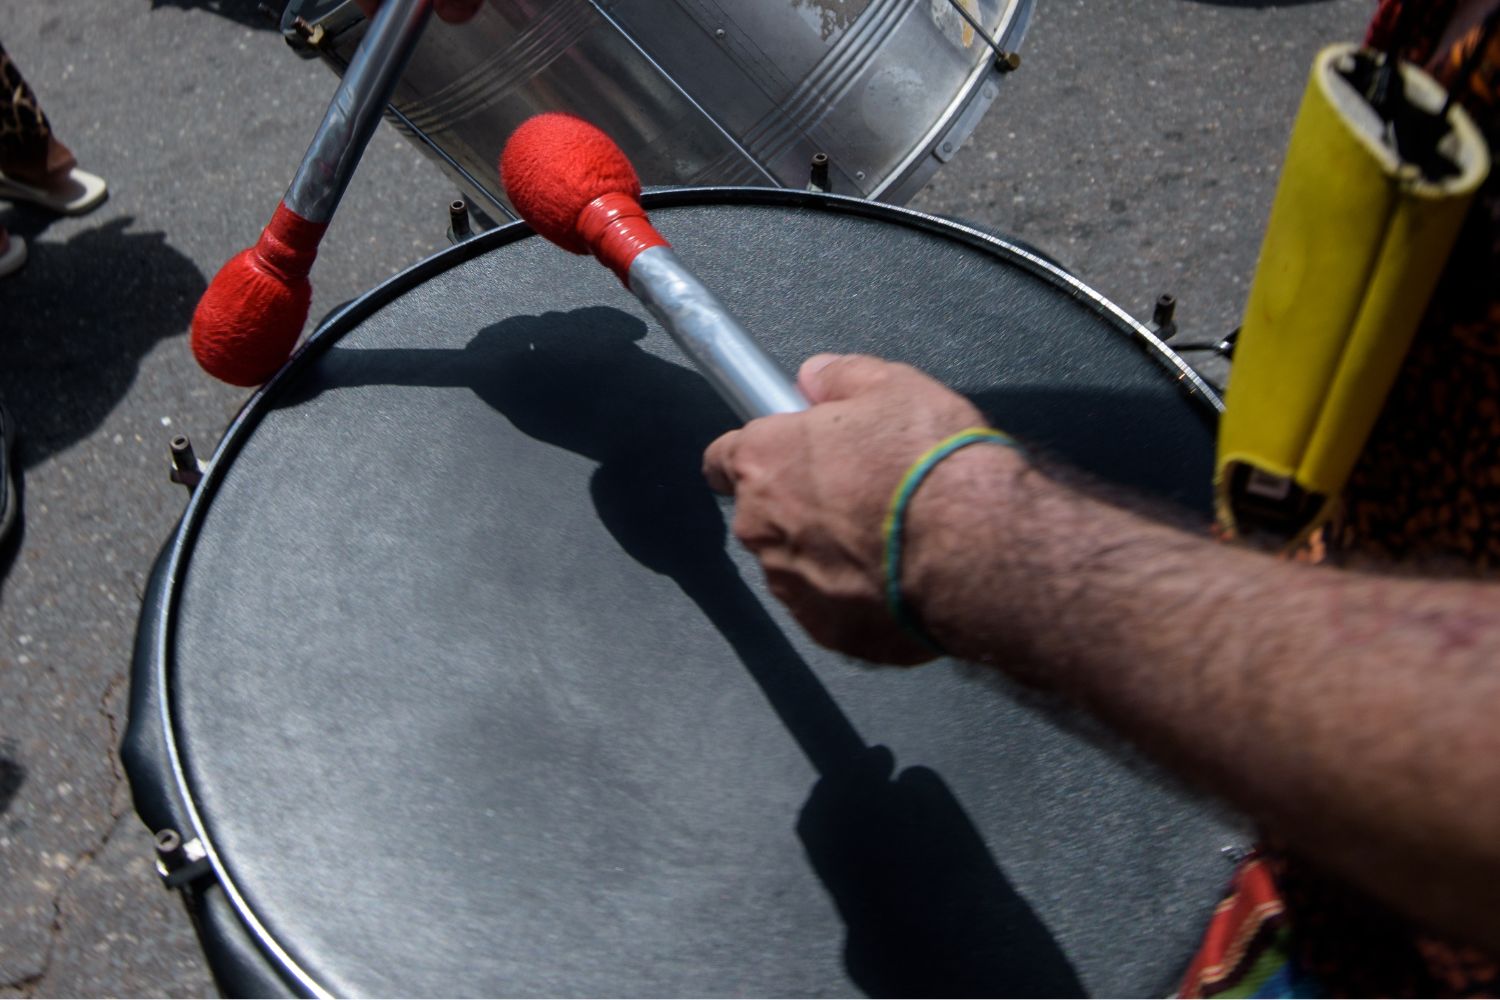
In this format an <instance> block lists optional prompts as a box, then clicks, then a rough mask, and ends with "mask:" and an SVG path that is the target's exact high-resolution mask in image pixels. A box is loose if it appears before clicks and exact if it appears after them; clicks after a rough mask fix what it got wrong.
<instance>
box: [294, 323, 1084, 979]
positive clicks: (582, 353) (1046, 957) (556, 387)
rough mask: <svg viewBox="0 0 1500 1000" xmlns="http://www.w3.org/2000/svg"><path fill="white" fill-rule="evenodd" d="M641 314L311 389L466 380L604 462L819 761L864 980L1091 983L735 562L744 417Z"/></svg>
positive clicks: (619, 493) (848, 945)
mask: <svg viewBox="0 0 1500 1000" xmlns="http://www.w3.org/2000/svg"><path fill="white" fill-rule="evenodd" d="M646 332H647V329H646V326H645V325H644V324H643V323H642V322H640V321H639V320H638V319H636V318H634V317H632V316H630V315H628V314H626V313H624V312H621V311H619V310H616V309H610V308H602V307H600V308H589V309H580V310H576V311H573V312H569V313H549V314H546V315H545V316H540V317H537V316H519V317H514V318H511V319H507V320H505V321H504V322H501V323H499V324H496V325H495V326H492V327H490V328H488V329H486V330H484V331H482V332H480V333H479V334H478V335H477V336H476V337H475V338H474V340H472V341H471V342H470V343H469V344H468V346H467V347H466V348H465V349H464V350H462V351H441V350H428V351H423V350H405V349H398V350H388V351H376V350H355V349H339V348H337V347H335V348H333V349H332V350H331V351H330V352H329V357H330V359H332V358H337V362H338V363H337V364H332V365H326V366H324V367H325V369H327V370H328V371H329V373H330V374H331V375H332V380H328V379H318V380H315V381H317V382H318V386H317V388H316V389H313V390H312V391H321V390H322V389H327V388H332V387H335V386H344V385H359V384H395V385H411V384H420V385H424V386H432V385H438V386H467V387H469V388H471V389H473V391H474V392H475V393H476V394H478V395H479V397H480V398H482V399H483V400H484V401H485V402H486V403H488V404H489V405H490V406H492V407H494V408H495V409H496V410H498V411H499V412H500V413H502V414H503V415H504V416H505V417H506V418H507V419H509V420H510V421H511V423H512V424H513V425H514V426H515V427H516V428H517V429H519V430H520V431H522V432H523V433H525V434H526V435H528V436H530V437H532V438H534V439H536V440H539V441H543V442H546V443H548V444H551V445H555V446H557V447H561V448H565V449H567V450H569V451H573V452H576V453H577V454H579V455H583V456H585V457H587V458H589V459H591V460H593V461H594V462H597V463H598V467H597V468H596V469H595V470H594V472H593V474H592V477H591V479H590V495H591V498H592V500H593V504H594V507H595V509H596V510H597V512H598V514H599V517H600V520H601V521H602V523H603V524H604V525H605V526H606V527H607V528H608V529H609V532H610V534H611V536H612V537H613V538H614V540H615V542H616V543H617V544H619V546H620V547H621V548H622V549H623V550H625V552H627V553H628V554H629V555H630V556H631V557H632V558H633V559H634V560H635V561H636V562H638V563H640V564H641V565H643V566H645V567H647V568H649V569H651V570H652V571H654V572H656V573H660V574H663V575H666V576H669V577H671V578H672V579H673V580H674V581H675V582H676V584H677V585H678V586H679V587H680V588H681V589H682V591H683V592H684V594H686V595H687V596H688V597H689V598H690V599H691V600H692V601H693V602H694V603H695V604H697V606H698V607H699V608H700V609H701V610H702V611H703V613H704V615H705V617H706V618H707V619H708V620H709V621H710V622H711V623H712V624H713V626H714V627H715V628H716V629H717V630H718V631H719V633H720V634H721V635H722V636H723V637H724V638H725V639H726V640H727V641H728V642H729V643H730V645H731V646H732V647H733V649H734V650H735V653H736V655H737V656H738V658H739V659H740V661H741V662H742V663H743V665H744V666H745V668H746V670H747V671H748V672H749V674H750V675H751V677H752V678H753V679H754V681H755V683H756V684H757V685H758V686H759V687H760V689H761V691H762V692H763V694H764V695H765V697H766V699H767V701H768V702H769V703H770V705H771V707H772V708H773V709H774V710H775V712H776V714H777V716H778V718H779V719H780V721H781V722H782V724H783V725H784V726H785V728H786V730H787V732H788V733H789V735H791V737H792V738H793V739H794V740H795V741H796V742H797V744H798V746H799V747H800V748H801V750H802V752H803V753H804V754H805V755H806V757H807V759H808V760H809V762H810V763H811V764H812V766H813V768H814V769H815V770H816V771H817V773H818V775H819V778H818V780H817V782H816V784H815V785H814V786H813V788H812V790H811V792H810V794H809V796H808V798H807V801H806V802H805V803H804V805H803V807H802V809H801V810H800V813H799V815H798V816H797V818H796V821H795V822H796V831H797V835H798V837H799V838H800V839H801V842H802V844H803V847H804V850H805V851H806V854H807V858H808V860H809V862H810V863H811V865H812V868H813V870H814V872H815V873H816V874H817V876H818V878H819V880H820V881H821V882H822V884H823V886H824V887H825V889H826V890H827V891H828V893H829V895H830V896H831V897H832V899H833V902H834V905H835V906H836V908H837V910H838V912H839V915H840V916H841V918H842V919H843V921H844V924H845V927H846V933H845V950H844V959H845V965H846V968H847V971H848V973H849V975H850V977H851V978H852V979H853V980H854V981H855V982H856V983H857V984H858V985H859V986H860V988H861V989H863V990H865V991H866V992H867V993H869V994H870V995H871V996H894V995H902V996H922V995H933V994H941V995H947V996H1035V995H1041V996H1076V995H1081V994H1082V992H1083V987H1082V984H1081V983H1080V981H1079V979H1078V976H1077V974H1076V973H1075V971H1074V970H1073V968H1072V967H1071V965H1070V964H1069V962H1068V960H1067V958H1066V956H1065V955H1064V954H1063V952H1062V950H1061V949H1060V948H1059V947H1058V945H1057V943H1056V942H1055V941H1054V940H1053V938H1052V936H1051V934H1050V933H1049V932H1048V930H1047V928H1046V927H1045V926H1044V925H1043V924H1042V923H1041V921H1040V920H1039V919H1038V917H1037V916H1036V914H1035V913H1033V912H1032V910H1031V908H1030V907H1029V906H1028V905H1027V904H1026V902H1025V901H1024V900H1022V899H1021V897H1020V896H1019V895H1017V893H1016V892H1015V890H1014V889H1013V888H1012V887H1011V885H1010V883H1009V881H1008V880H1007V879H1006V877H1005V875H1004V874H1003V873H1002V872H1001V871H1000V869H999V867H998V866H997V865H996V863H995V859H994V857H993V856H992V855H991V853H990V850H989V848H988V847H987V846H986V844H985V843H984V840H983V838H982V837H981V836H980V834H979V831H978V830H977V828H976V827H975V825H974V823H973V822H972V820H971V819H970V818H969V816H968V814H967V813H966V812H965V811H964V809H963V806H962V805H961V804H960V803H959V802H958V800H957V799H956V798H955V797H954V795H953V793H952V791H951V790H950V788H949V787H948V785H947V784H946V783H945V782H944V781H943V779H942V777H941V776H940V775H939V774H937V773H936V772H934V771H932V770H931V769H929V768H925V767H914V768H908V769H906V770H905V771H901V772H899V773H897V771H896V761H895V758H894V757H893V755H892V754H891V752H890V751H889V750H888V749H886V748H885V747H869V746H867V745H866V744H865V742H864V741H863V739H861V737H860V736H859V734H858V733H857V732H856V731H855V729H854V727H853V725H852V724H851V723H850V722H849V720H848V718H847V717H846V716H845V715H844V713H843V712H842V710H841V709H840V708H839V706H838V705H837V703H836V702H834V700H833V698H832V697H831V696H830V695H829V693H828V691H827V689H826V688H825V687H824V686H823V685H822V683H821V682H820V681H819V680H818V677H817V675H816V674H815V673H814V672H813V670H812V668H811V667H810V666H809V665H808V664H807V663H806V661H804V660H803V659H802V657H801V656H800V655H799V654H798V652H797V650H796V649H795V648H794V647H793V646H792V644H791V642H790V641H788V639H787V637H786V636H785V635H784V634H783V633H782V631H781V629H780V628H779V627H778V626H777V624H776V622H775V621H774V620H773V619H772V618H771V616H770V615H769V614H768V613H767V612H766V610H765V608H764V607H763V605H762V604H761V602H760V600H759V599H758V598H757V597H756V595H755V593H754V592H753V591H752V590H751V589H750V588H749V587H748V586H747V585H746V584H745V582H744V580H743V579H742V578H741V577H740V574H739V570H738V569H737V567H736V566H735V564H734V562H733V560H732V559H731V558H730V557H729V555H728V553H727V552H726V551H725V543H726V531H725V524H724V517H723V513H722V511H721V509H720V504H719V501H718V500H717V499H716V498H715V496H714V495H713V494H712V493H711V492H710V491H709V490H708V488H707V486H706V485H705V483H704V481H703V477H702V472H701V466H702V455H703V449H704V448H705V447H706V446H707V445H708V443H709V442H710V441H712V440H713V439H714V438H715V437H716V436H718V435H719V434H721V433H723V432H724V431H725V430H727V429H729V428H731V427H733V426H734V425H735V421H734V417H733V415H732V414H731V412H730V411H729V409H728V408H727V407H726V406H725V405H724V403H723V402H722V401H721V400H720V399H719V398H718V396H717V395H716V394H715V393H714V392H713V390H712V389H711V388H710V387H709V385H708V384H707V383H706V382H705V381H704V380H703V379H702V378H700V377H699V376H698V375H697V374H695V373H694V372H692V371H691V370H689V369H687V368H683V367H681V366H679V365H676V364H673V363H671V362H668V361H665V360H663V359H661V358H658V357H656V356H655V355H652V354H650V353H648V352H646V351H645V350H643V349H641V348H640V347H639V346H638V345H637V343H636V342H637V341H639V340H640V339H641V338H643V337H644V336H645V335H646ZM309 381H313V380H309ZM288 402H295V400H288ZM768 735H769V734H768ZM726 780H732V777H731V776H726Z"/></svg>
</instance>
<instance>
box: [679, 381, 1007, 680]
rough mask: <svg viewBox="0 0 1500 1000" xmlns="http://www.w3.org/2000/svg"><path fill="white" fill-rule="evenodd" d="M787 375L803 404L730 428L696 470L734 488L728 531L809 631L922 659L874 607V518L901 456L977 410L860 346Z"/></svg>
mask: <svg viewBox="0 0 1500 1000" xmlns="http://www.w3.org/2000/svg"><path fill="white" fill-rule="evenodd" d="M797 383H798V386H799V387H800V388H801V390H802V392H803V394H804V395H806V396H807V398H808V400H809V401H810V402H812V404H813V406H812V407H811V408H810V409H809V410H807V411H806V412H803V413H797V414H783V415H778V416H773V417H765V418H762V419H760V420H755V421H752V422H750V423H749V424H746V425H745V427H744V428H743V429H741V430H737V431H730V432H729V433H728V434H725V435H724V436H723V437H721V438H719V439H718V440H717V441H715V442H714V443H713V444H711V445H709V447H708V450H707V451H706V452H705V453H704V456H703V473H704V475H705V476H706V477H707V478H708V482H709V485H710V486H712V487H713V488H714V489H716V490H718V491H719V492H721V493H729V494H733V495H734V497H735V501H736V503H735V515H734V524H733V528H734V534H735V537H736V538H738V539H739V540H740V541H741V542H742V543H743V544H744V545H745V547H746V548H748V549H749V550H750V551H751V552H753V553H755V555H756V556H757V557H758V558H759V559H760V562H761V565H762V566H763V567H764V569H765V571H766V582H767V583H768V584H769V586H770V589H771V593H772V594H774V595H775V596H776V597H777V598H778V599H780V600H781V601H782V602H783V603H785V604H786V606H787V607H788V608H789V609H790V610H791V612H792V614H793V616H795V617H796V619H797V621H798V622H800V623H801V624H802V626H803V628H805V629H807V631H808V633H809V634H810V635H811V636H812V637H813V638H814V639H815V640H817V641H818V642H819V643H821V644H822V645H824V646H828V647H830V648H832V649H836V650H839V651H841V652H845V653H850V654H853V655H855V656H859V657H862V658H864V659H866V660H872V661H875V662H880V663H897V664H915V663H922V662H925V661H927V660H930V659H933V658H934V656H935V655H936V654H935V653H934V652H933V650H931V649H929V648H928V647H927V646H925V645H923V644H922V643H921V642H919V641H918V640H917V639H915V638H914V637H912V636H911V635H909V634H907V633H906V632H905V631H904V630H903V629H902V628H901V627H900V626H899V625H897V623H896V622H895V620H894V619H892V617H891V615H890V613H889V612H888V611H887V610H886V601H885V575H884V569H883V561H882V560H883V555H884V551H883V550H884V540H883V537H882V531H881V527H882V524H883V522H884V519H885V516H886V510H887V508H888V506H889V504H890V500H891V494H892V493H893V492H894V491H895V489H896V485H897V484H898V483H899V482H900V481H901V477H902V475H903V474H905V472H906V470H907V468H908V467H910V465H911V463H912V462H913V461H915V460H916V459H917V458H918V457H919V456H921V454H922V453H923V452H924V451H926V450H927V449H928V448H930V447H931V446H932V445H934V444H936V443H937V442H939V441H941V440H942V439H943V438H945V437H948V436H949V435H951V434H954V433H956V432H958V431H961V430H964V429H965V428H968V427H976V426H982V425H983V424H984V417H983V416H982V415H981V414H980V413H979V411H978V410H977V409H975V408H974V406H973V404H971V403H970V402H969V401H968V400H966V399H964V398H963V397H962V396H960V395H958V394H957V393H955V392H952V391H951V390H949V389H947V388H945V387H944V386H942V385H941V384H939V383H938V382H936V381H934V380H933V379H931V378H929V377H928V376H926V375H924V374H922V373H921V372H919V371H917V370H915V369H913V368H910V367H908V366H906V365H900V364H892V363H890V362H886V361H880V360H878V359H876V358H871V357H863V356H859V355H842V356H841V355H832V354H820V355H818V356H816V357H814V358H810V359H809V360H808V361H807V363H806V364H804V365H803V366H802V371H801V372H800V373H799V375H798V379H797ZM957 458H958V456H954V459H950V460H949V461H954V460H956V459H957ZM924 488H925V487H924ZM903 575H905V574H903ZM907 579H911V577H910V576H907ZM916 598H917V595H914V594H908V600H909V602H911V603H912V604H913V606H916V605H917V600H916Z"/></svg>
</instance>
